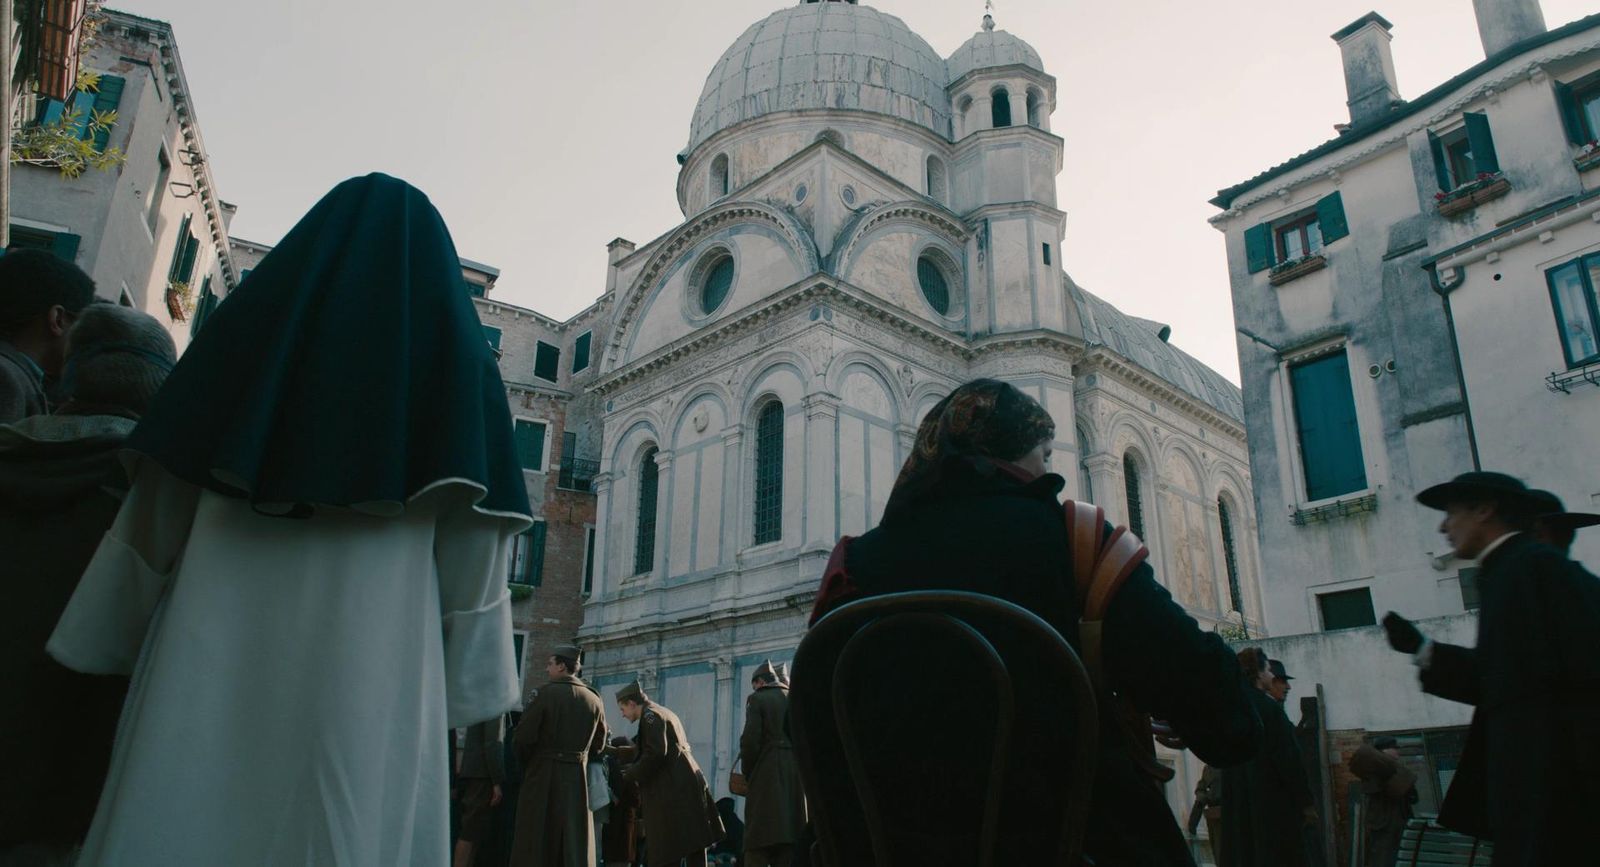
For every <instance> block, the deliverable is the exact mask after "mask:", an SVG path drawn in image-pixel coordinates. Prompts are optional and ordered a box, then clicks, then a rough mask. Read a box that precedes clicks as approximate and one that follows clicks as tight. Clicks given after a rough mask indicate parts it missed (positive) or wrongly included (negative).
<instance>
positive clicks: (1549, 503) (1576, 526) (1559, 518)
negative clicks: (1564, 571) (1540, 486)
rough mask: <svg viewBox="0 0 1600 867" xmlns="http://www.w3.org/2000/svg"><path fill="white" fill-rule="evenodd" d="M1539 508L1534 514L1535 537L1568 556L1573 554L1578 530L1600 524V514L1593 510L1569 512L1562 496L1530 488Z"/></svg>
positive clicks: (1530, 492)
mask: <svg viewBox="0 0 1600 867" xmlns="http://www.w3.org/2000/svg"><path fill="white" fill-rule="evenodd" d="M1528 495H1529V496H1530V497H1533V499H1534V507H1535V509H1536V510H1537V511H1536V512H1535V514H1534V516H1533V537H1534V539H1536V540H1538V541H1539V542H1541V543H1543V544H1545V545H1549V546H1550V547H1552V548H1554V549H1556V550H1557V551H1560V552H1561V553H1562V554H1565V555H1567V556H1569V557H1570V556H1571V555H1572V543H1573V541H1575V540H1576V539H1577V536H1578V531H1579V530H1582V529H1583V528H1584V527H1593V526H1595V525H1597V524H1600V515H1596V514H1594V513H1593V512H1569V511H1567V508H1566V506H1564V505H1562V503H1561V498H1560V497H1557V496H1556V495H1555V494H1552V493H1550V492H1549V491H1539V490H1530V491H1529V492H1528Z"/></svg>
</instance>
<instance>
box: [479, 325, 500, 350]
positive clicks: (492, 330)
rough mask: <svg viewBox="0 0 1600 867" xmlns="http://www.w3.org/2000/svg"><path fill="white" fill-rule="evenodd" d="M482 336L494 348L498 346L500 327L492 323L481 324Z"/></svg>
mask: <svg viewBox="0 0 1600 867" xmlns="http://www.w3.org/2000/svg"><path fill="white" fill-rule="evenodd" d="M483 336H484V339H486V340H488V341H489V345H490V346H492V347H494V348H495V349H499V348H500V329H498V328H496V327H494V326H493V325H485V326H483Z"/></svg>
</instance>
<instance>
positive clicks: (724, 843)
mask: <svg viewBox="0 0 1600 867" xmlns="http://www.w3.org/2000/svg"><path fill="white" fill-rule="evenodd" d="M749 803H750V802H749V801H746V802H745V804H746V806H747V807H748V805H749ZM717 815H718V816H721V817H722V829H723V838H722V840H721V841H719V842H718V843H717V845H715V846H712V847H711V849H710V850H709V852H708V857H709V861H710V863H712V864H716V865H726V867H745V865H747V864H750V863H751V862H750V860H749V859H748V858H746V857H745V854H744V853H745V825H744V821H743V820H742V819H740V818H739V811H738V809H737V808H736V806H735V804H734V802H733V799H732V798H718V799H717Z"/></svg>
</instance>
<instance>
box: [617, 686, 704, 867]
mask: <svg viewBox="0 0 1600 867" xmlns="http://www.w3.org/2000/svg"><path fill="white" fill-rule="evenodd" d="M617 706H618V707H619V708H620V709H621V710H622V715H623V717H625V718H626V719H627V720H628V721H629V722H637V723H638V724H639V735H638V738H637V741H638V746H637V747H635V748H634V749H633V750H630V751H628V752H627V753H626V754H625V755H624V758H625V759H632V761H631V763H629V764H627V765H626V766H625V767H624V768H623V771H622V777H623V779H625V780H627V781H628V782H632V783H638V784H639V800H640V802H641V807H642V811H643V813H644V839H645V854H646V856H647V858H648V861H649V867H675V865H677V863H678V861H679V860H683V861H686V862H687V863H688V864H689V867H697V865H704V864H705V863H706V848H707V847H709V846H711V845H712V844H713V843H716V842H717V841H718V840H721V839H722V835H723V833H724V832H723V827H722V818H721V817H720V816H718V815H717V805H716V803H715V802H713V801H712V800H711V790H710V789H709V788H708V787H707V786H706V778H705V775H704V774H702V773H700V766H699V765H697V764H695V761H694V756H692V755H690V752H689V737H688V735H686V734H684V731H683V723H682V722H681V721H679V720H678V715H677V714H675V713H673V712H672V711H670V710H668V709H667V708H666V707H663V706H662V705H659V704H656V703H655V702H653V701H651V700H650V697H649V696H648V695H646V694H645V692H644V690H643V689H642V688H640V686H639V683H638V681H634V682H633V683H630V684H628V685H627V686H625V687H623V688H622V689H621V690H619V691H618V692H617Z"/></svg>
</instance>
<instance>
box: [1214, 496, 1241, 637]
mask: <svg viewBox="0 0 1600 867" xmlns="http://www.w3.org/2000/svg"><path fill="white" fill-rule="evenodd" d="M1217 519H1218V520H1219V521H1220V522H1221V523H1222V560H1223V563H1224V564H1225V565H1226V566H1227V567H1228V601H1230V602H1232V603H1233V610H1234V611H1237V612H1239V613H1241V614H1243V613H1244V595H1243V594H1242V593H1240V592H1239V558H1238V555H1237V554H1236V553H1235V552H1234V548H1233V514H1232V512H1231V511H1230V510H1229V509H1228V503H1227V501H1225V500H1223V499H1222V498H1221V497H1218V498H1217Z"/></svg>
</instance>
